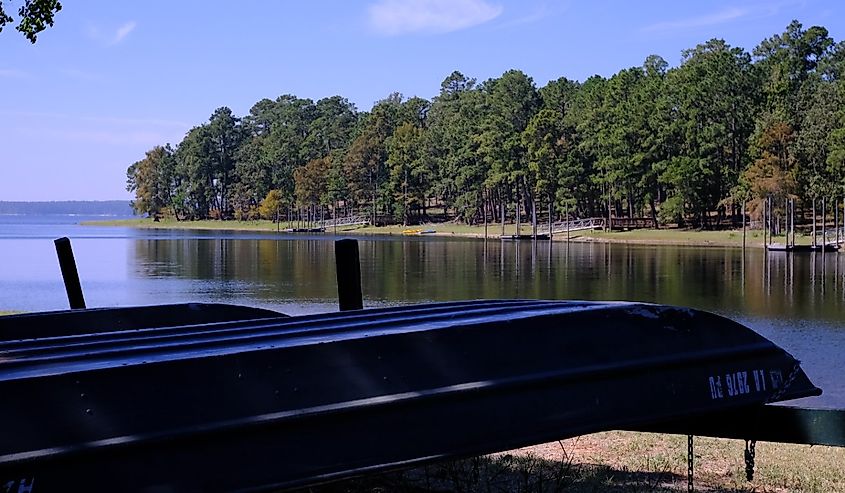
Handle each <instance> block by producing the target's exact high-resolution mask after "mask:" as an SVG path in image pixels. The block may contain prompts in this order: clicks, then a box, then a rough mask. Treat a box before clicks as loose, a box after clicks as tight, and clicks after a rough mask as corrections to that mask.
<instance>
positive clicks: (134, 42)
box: [0, 0, 845, 200]
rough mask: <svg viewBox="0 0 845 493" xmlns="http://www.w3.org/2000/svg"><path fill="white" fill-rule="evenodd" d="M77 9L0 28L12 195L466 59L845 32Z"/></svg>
mask: <svg viewBox="0 0 845 493" xmlns="http://www.w3.org/2000/svg"><path fill="white" fill-rule="evenodd" d="M21 1H22V0H13V1H12V5H13V6H14V7H15V9H16V7H17V6H18V5H19V4H20V2H21ZM8 2H9V0H6V2H4V3H5V4H6V5H8V4H9V3H8ZM64 4H65V5H64V7H65V8H64V10H62V11H61V12H60V13H59V14H58V16H57V17H56V25H55V27H54V28H52V29H50V30H48V31H45V32H44V33H42V34H41V35H40V36H39V40H38V43H37V44H35V45H30V44H29V42H28V41H26V40H25V39H24V38H23V36H21V35H19V34H18V33H17V32H15V31H13V30H12V29H11V28H7V29H5V30H4V31H3V32H2V33H0V200H84V199H90V200H106V199H124V198H130V195H129V194H128V193H127V192H126V191H125V190H124V186H125V172H126V167H127V166H129V165H130V164H131V163H133V162H134V161H136V160H138V159H141V158H142V157H143V155H144V151H145V150H147V149H149V148H150V147H152V146H154V145H156V144H160V143H165V142H171V143H174V144H175V143H178V142H179V141H180V140H181V138H182V136H183V135H184V133H185V132H186V131H187V130H188V129H189V128H190V127H191V126H193V125H196V124H199V123H200V122H203V121H205V120H206V119H207V118H208V116H209V115H210V114H211V112H212V111H213V110H214V109H215V108H217V107H219V106H224V105H225V106H229V107H231V108H232V109H233V110H234V111H235V113H236V114H238V115H243V114H245V113H246V112H247V111H248V110H249V108H250V106H252V104H253V103H254V102H256V101H257V100H259V99H261V98H264V97H270V98H275V97H277V96H279V95H281V94H287V93H290V94H295V95H297V96H300V97H308V98H312V99H319V98H322V97H327V96H331V95H335V94H340V95H342V96H345V97H347V98H349V99H350V100H351V101H352V102H354V103H355V104H356V105H357V106H358V108H359V109H363V110H367V109H369V108H370V107H371V105H372V103H373V102H374V101H376V100H378V99H381V98H383V97H385V96H387V95H388V94H390V93H391V92H394V91H399V92H401V93H403V94H404V95H406V96H414V95H417V96H422V97H426V98H431V97H432V96H434V95H436V94H437V91H438V89H439V85H440V82H441V81H442V80H443V79H444V78H445V77H446V76H447V75H448V74H449V73H451V72H452V71H453V70H460V71H462V72H463V73H465V74H466V75H469V76H472V77H476V78H478V79H479V80H484V79H487V78H490V77H496V76H499V75H501V74H502V72H504V71H506V70H508V69H511V68H518V69H521V70H523V71H525V72H526V73H527V74H528V75H530V76H532V77H533V78H534V81H535V82H536V83H537V84H538V86H542V85H543V84H545V83H546V82H548V81H549V80H552V79H556V78H558V77H561V76H566V77H569V78H571V79H577V80H583V79H585V78H586V77H589V76H590V75H593V74H599V75H603V76H609V75H612V74H613V73H614V72H616V71H618V70H619V69H621V68H624V67H629V66H635V65H640V64H641V63H642V61H643V60H644V59H645V57H646V56H648V55H649V54H652V53H656V54H659V55H661V56H663V57H664V58H665V59H666V60H667V61H669V63H670V64H671V65H673V66H674V65H677V64H678V62H679V61H680V53H681V50H683V49H685V48H691V47H693V46H695V45H696V44H697V43H700V42H703V41H706V40H708V39H710V38H714V37H719V38H723V39H725V40H726V41H727V42H728V43H730V44H731V45H734V46H741V47H744V48H746V49H748V50H751V49H753V48H754V46H755V45H756V44H757V43H758V42H759V41H760V40H762V39H763V38H765V37H768V36H771V35H772V34H775V33H779V32H781V31H782V30H783V29H784V27H785V26H786V25H787V24H788V23H789V21H790V20H791V19H798V20H799V21H801V22H802V23H803V24H804V25H805V27H808V26H811V25H823V26H825V27H827V28H828V29H829V30H830V33H831V35H832V36H833V38H834V39H835V40H837V41H839V40H841V39H843V38H845V3H842V2H839V1H819V0H804V1H789V0H784V1H777V0H775V1H752V2H725V1H700V2H688V1H682V0H675V1H651V2H648V1H621V0H620V1H603V0H589V1H584V0H572V1H541V0H523V1H516V0H367V1H352V0H349V1H340V0H335V1H319V0H312V1H293V0H291V1H269V0H267V1H264V2H258V1H253V0H241V1H237V2H232V1H226V2H223V1H213V0H208V1H200V0H179V1H172V0H171V1H159V0H149V1H144V2H122V1H113V0H111V1H108V0H86V1H79V0H66V1H65V2H64Z"/></svg>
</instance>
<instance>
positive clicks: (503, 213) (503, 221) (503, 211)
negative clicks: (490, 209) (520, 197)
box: [499, 194, 505, 239]
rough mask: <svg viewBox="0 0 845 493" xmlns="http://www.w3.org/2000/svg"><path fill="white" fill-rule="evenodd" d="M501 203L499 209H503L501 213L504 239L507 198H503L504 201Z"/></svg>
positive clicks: (503, 236)
mask: <svg viewBox="0 0 845 493" xmlns="http://www.w3.org/2000/svg"><path fill="white" fill-rule="evenodd" d="M500 195H501V194H500ZM499 205H500V207H499V209H501V211H502V213H501V216H502V239H504V238H505V199H504V198H502V202H501V203H500V204H499Z"/></svg>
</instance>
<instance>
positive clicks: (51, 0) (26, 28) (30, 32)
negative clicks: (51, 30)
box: [0, 0, 62, 43]
mask: <svg viewBox="0 0 845 493" xmlns="http://www.w3.org/2000/svg"><path fill="white" fill-rule="evenodd" d="M9 7H10V5H8V4H6V2H4V1H3V0H0V31H3V28H4V27H6V25H11V24H13V23H14V22H15V19H14V17H12V16H11V15H10V12H12V10H9ZM60 10H62V4H61V3H59V1H58V0H24V2H23V5H21V6H20V8H18V18H19V19H20V21H19V22H18V25H17V26H16V27H15V29H17V30H18V31H20V32H21V33H23V35H24V36H26V39H28V40H29V41H30V42H32V43H35V41H36V40H37V38H38V33H40V32H41V31H43V30H45V29H47V28H48V27H53V17H54V16H55V15H56V14H57V13H58V12H59V11H60Z"/></svg>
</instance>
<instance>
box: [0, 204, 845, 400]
mask: <svg viewBox="0 0 845 493" xmlns="http://www.w3.org/2000/svg"><path fill="white" fill-rule="evenodd" d="M87 219H92V218H85V217H68V216H52V217H30V216H0V310H24V311H33V310H52V309H63V308H65V307H66V305H67V299H66V297H65V294H64V288H63V285H62V281H61V274H60V272H59V267H58V263H57V261H56V256H55V250H54V247H53V242H52V240H53V239H55V238H57V237H60V236H68V237H70V238H71V239H72V240H73V247H74V254H75V256H76V260H77V264H78V266H79V272H80V277H81V279H82V285H83V290H84V292H85V298H86V302H87V304H88V306H125V305H143V304H153V303H175V302H186V301H204V302H226V303H238V304H244V305H251V306H260V307H266V308H271V309H275V310H279V311H282V312H285V313H289V314H303V313H313V312H321V311H330V310H335V309H336V296H337V291H336V286H335V269H334V257H333V243H332V240H333V239H335V238H334V237H333V236H329V235H326V236H322V235H317V236H302V235H296V236H292V235H284V234H282V235H278V234H273V233H239V232H221V231H174V230H134V229H128V228H110V227H94V226H80V225H79V224H78V222H80V221H82V220H87ZM359 243H360V250H361V257H362V258H361V262H362V264H361V269H362V277H363V279H362V283H363V291H364V296H365V305H367V306H383V305H390V304H400V303H414V302H425V301H433V300H437V301H440V300H455V299H474V298H548V299H587V300H639V301H650V302H658V303H667V304H673V305H683V306H690V307H694V308H700V309H704V310H709V311H713V312H716V313H720V314H722V315H726V316H728V317H731V318H733V319H735V320H738V321H740V322H743V323H745V324H746V325H748V326H750V327H752V328H753V329H755V330H756V331H757V332H759V333H761V334H763V335H764V336H766V337H768V338H770V339H772V340H773V341H775V342H776V343H778V344H780V345H781V346H782V347H784V348H785V349H787V350H788V351H790V352H791V353H792V354H793V355H795V356H796V357H797V358H799V359H800V360H802V362H803V365H804V368H805V369H806V370H807V373H808V374H809V375H810V377H811V379H812V380H813V381H814V383H816V384H817V385H818V386H820V387H821V388H823V389H824V391H825V395H823V396H822V397H820V398H816V399H807V400H806V401H805V402H803V403H802V404H805V405H813V406H818V407H845V383H843V382H842V378H841V377H842V375H843V373H845V372H843V362H845V253H843V254H835V253H834V254H830V253H828V254H824V255H823V254H795V255H789V256H787V255H785V254H783V253H779V254H770V255H769V256H768V257H766V256H765V255H764V253H763V252H762V251H760V250H757V249H753V250H752V249H749V250H748V251H746V252H745V254H744V255H743V252H742V250H741V249H738V248H718V247H710V248H695V247H652V246H639V245H605V244H589V243H572V244H569V245H567V244H566V243H557V242H556V243H554V244H553V245H551V247H550V246H549V244H548V242H542V241H541V242H538V243H536V244H532V243H531V242H504V243H502V242H500V241H498V240H495V241H489V242H486V243H485V242H483V241H478V240H465V239H451V238H445V239H444V238H430V237H429V238H407V237H402V238H397V237H393V238H391V237H372V238H359Z"/></svg>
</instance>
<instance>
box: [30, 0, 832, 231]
mask: <svg viewBox="0 0 845 493" xmlns="http://www.w3.org/2000/svg"><path fill="white" fill-rule="evenodd" d="M28 4H29V3H27V5H28ZM843 73H845V43H839V44H835V43H834V41H833V40H832V39H831V38H830V37H829V36H828V32H827V30H826V29H824V28H822V27H818V26H813V27H810V28H807V29H804V28H803V26H802V25H801V24H800V23H798V22H793V23H791V24H790V25H789V26H787V28H786V30H785V31H784V32H783V33H781V34H778V35H775V36H773V37H771V38H768V39H766V40H764V41H763V42H761V43H760V45H759V46H757V47H756V48H755V50H754V55H753V57H752V55H751V54H749V53H748V52H746V51H745V50H743V49H741V48H736V47H731V46H729V45H728V44H727V43H725V42H724V41H723V40H719V39H712V40H710V41H707V42H705V43H702V44H699V45H697V46H695V47H694V48H692V49H689V50H684V51H683V53H682V62H681V64H680V66H678V67H674V68H670V67H669V65H668V64H667V63H666V61H665V60H664V59H663V58H661V57H659V56H657V55H651V56H649V57H648V58H647V59H646V60H645V61H644V62H643V64H642V65H641V66H638V67H630V68H625V69H623V70H620V71H619V72H617V73H616V74H614V75H612V76H611V77H609V78H603V77H599V76H593V77H590V78H589V79H587V80H585V81H584V82H583V83H579V82H575V81H571V80H568V79H566V78H560V79H557V80H553V81H551V82H549V83H548V84H546V86H544V87H541V88H539V89H538V88H537V87H536V86H535V84H534V81H533V80H532V79H531V77H529V76H528V75H526V74H525V73H523V72H521V71H518V70H509V71H507V72H505V73H504V74H502V75H501V77H498V78H493V79H489V80H487V81H485V82H483V83H481V84H477V83H476V80H475V79H473V78H470V77H467V76H466V75H464V74H462V73H461V72H458V71H455V72H452V73H451V74H450V75H449V76H448V77H446V78H445V79H444V80H443V82H442V83H441V85H440V92H439V94H438V95H437V96H436V97H435V98H433V99H432V100H431V101H428V100H425V99H423V98H419V97H413V98H410V99H404V98H403V97H402V95H400V94H398V93H394V94H391V95H390V96H388V97H387V98H385V99H384V100H382V101H378V102H377V103H376V104H375V105H374V106H373V107H372V109H371V110H370V111H368V112H359V111H358V110H357V109H356V108H355V107H354V106H353V105H352V104H350V103H349V101H347V100H346V99H344V98H342V97H340V96H332V97H329V98H324V99H321V100H319V101H317V102H316V103H315V102H314V101H312V100H310V99H302V98H298V97H296V96H293V95H289V94H288V95H282V96H279V97H278V98H276V99H275V100H273V99H262V100H261V101H258V102H257V103H255V105H254V106H253V107H252V108H251V109H250V111H249V114H248V115H246V116H244V117H243V118H238V117H236V116H235V115H234V114H233V113H232V111H231V110H229V109H228V108H225V107H224V108H219V109H218V110H216V111H215V112H214V113H213V114H212V115H211V117H210V119H209V121H208V122H206V123H204V124H202V125H199V126H197V127H195V128H193V129H191V130H190V131H189V132H188V133H187V135H186V136H185V138H184V139H183V140H182V142H180V143H179V145H178V146H176V148H175V150H173V149H171V148H170V147H169V146H167V147H156V148H154V149H153V150H151V151H150V152H148V153H147V156H146V157H145V158H144V159H143V160H141V161H139V162H137V163H135V164H133V165H132V166H130V168H129V170H127V178H128V182H127V184H128V187H129V189H130V190H131V191H134V192H135V195H136V200H135V207H136V209H137V210H139V211H142V212H145V213H148V214H162V213H165V214H169V213H172V214H174V215H176V216H177V217H181V218H192V219H206V218H252V217H255V216H256V215H258V214H260V215H262V216H263V217H272V218H274V219H276V220H278V216H279V215H280V214H281V215H287V216H288V217H291V216H295V215H297V214H301V213H303V211H308V212H307V214H308V215H309V217H310V218H312V219H313V217H315V215H316V214H317V213H316V211H318V210H319V211H325V210H326V208H328V209H329V210H330V214H331V213H339V212H337V211H335V210H334V209H337V208H338V207H340V208H342V209H341V210H342V211H343V213H347V212H355V213H369V214H371V215H372V217H371V218H372V220H376V219H377V216H380V217H387V216H392V217H393V218H394V220H396V221H397V222H402V223H404V224H407V223H409V222H414V221H424V220H426V218H427V216H428V213H429V207H431V206H432V205H433V206H435V207H436V209H437V214H444V215H445V216H446V217H450V218H457V219H460V220H462V221H464V222H466V223H470V224H472V223H475V222H480V221H482V220H484V221H489V220H491V219H493V220H501V219H503V218H502V217H501V212H500V211H502V210H507V211H514V210H515V209H516V207H515V203H519V204H521V205H522V207H521V208H520V209H521V210H522V211H523V212H524V213H527V211H531V210H539V211H542V212H545V211H546V210H547V208H549V206H551V207H550V208H551V209H552V215H553V216H555V215H562V214H563V213H566V214H568V215H571V216H580V217H586V216H607V215H608V214H610V215H627V216H632V217H636V216H642V215H647V214H650V215H651V216H652V217H653V218H655V219H660V220H661V221H664V222H670V223H692V224H693V225H695V226H698V227H707V226H708V225H709V223H710V221H712V220H713V218H719V219H723V218H724V217H725V216H727V215H728V214H738V213H739V207H738V204H740V203H741V200H757V201H759V200H760V199H762V198H764V197H767V196H773V197H781V198H785V197H786V196H789V197H795V198H798V199H799V200H804V201H808V200H812V199H813V198H817V197H823V196H832V195H834V194H838V193H842V192H843V191H845V110H843V109H842V108H843V107H845V105H844V104H843V103H845V89H843V84H845V83H843V81H842V74H843ZM268 204H269V205H268ZM729 207H730V209H729ZM658 211H659V214H658ZM482 212H483V213H482ZM714 212H715V213H716V214H715V215H714ZM320 214H322V212H320ZM509 217H512V216H509ZM522 217H524V216H522Z"/></svg>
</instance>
